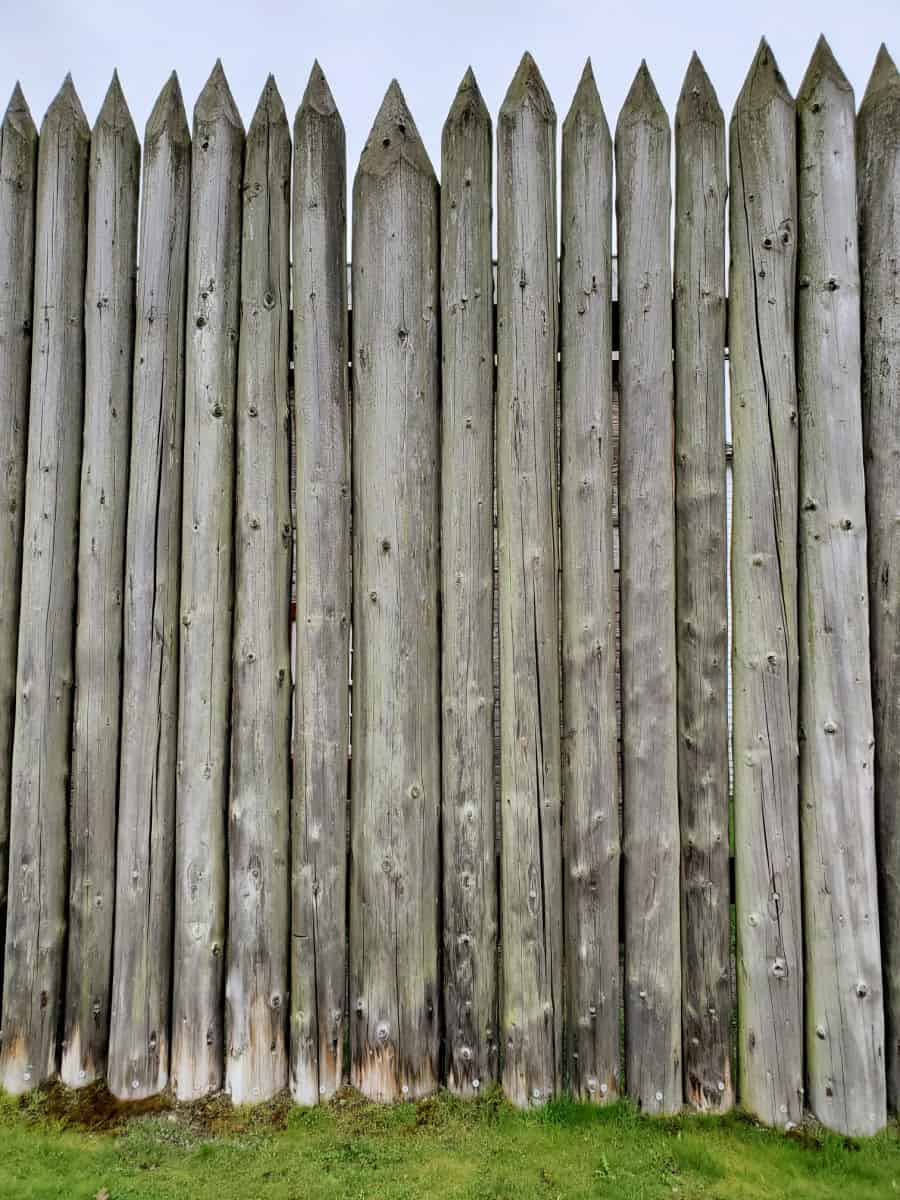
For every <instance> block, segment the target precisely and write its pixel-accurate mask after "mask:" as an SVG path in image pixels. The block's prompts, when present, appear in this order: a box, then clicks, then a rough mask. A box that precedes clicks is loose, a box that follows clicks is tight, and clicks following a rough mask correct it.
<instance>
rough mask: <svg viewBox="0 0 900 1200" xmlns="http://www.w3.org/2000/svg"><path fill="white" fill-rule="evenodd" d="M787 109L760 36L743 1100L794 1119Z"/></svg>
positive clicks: (741, 717)
mask: <svg viewBox="0 0 900 1200" xmlns="http://www.w3.org/2000/svg"><path fill="white" fill-rule="evenodd" d="M794 122H795V112H794V101H793V100H792V98H791V95H790V93H789V92H788V90H787V86H786V85H785V82H784V80H783V79H782V77H781V73H780V72H779V70H778V66H777V64H776V62H775V59H774V57H773V55H772V51H771V50H770V49H769V46H768V44H767V43H766V42H765V40H763V41H762V42H761V43H760V47H759V50H758V51H757V53H756V57H755V58H754V60H753V64H752V66H751V67H750V71H749V73H748V75H747V79H746V81H745V83H744V86H743V89H742V91H741V93H740V95H739V96H738V99H737V103H736V104H735V109H734V114H733V116H732V118H731V133H730V137H729V146H730V157H731V199H730V205H729V209H730V215H731V222H730V229H731V239H730V240H731V275H730V280H731V283H730V287H731V295H730V315H729V352H730V362H731V414H732V416H731V419H732V436H733V439H734V517H733V523H732V550H731V562H732V575H731V586H732V608H733V623H734V624H733V646H732V671H733V676H732V678H733V696H734V700H733V703H734V734H733V736H734V839H735V881H736V888H737V894H736V921H737V946H738V962H737V982H738V1062H739V1066H740V1086H739V1098H740V1101H741V1103H742V1104H743V1105H744V1106H745V1107H746V1108H748V1109H749V1110H750V1111H751V1112H752V1113H754V1114H755V1115H756V1116H757V1117H759V1118H761V1119H762V1120H763V1121H766V1122H767V1123H768V1124H770V1125H786V1124H788V1123H789V1122H791V1123H793V1122H797V1121H799V1120H800V1118H801V1116H802V1114H803V938H802V930H801V901H800V831H799V804H798V765H797V755H798V740H797V738H798V730H797V704H798V651H797V447H798V421H797V388H796V380H795V374H794V284H795V241H796V229H797V164H796V135H795V127H794Z"/></svg>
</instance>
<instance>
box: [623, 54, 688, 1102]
mask: <svg viewBox="0 0 900 1200" xmlns="http://www.w3.org/2000/svg"><path fill="white" fill-rule="evenodd" d="M670 155H671V135H670V132H669V119H668V117H667V116H666V112H665V109H664V108H663V106H662V103H661V101H660V99H659V96H658V94H657V91H656V88H655V86H654V84H653V80H652V79H651V78H650V73H649V71H648V70H647V66H646V63H642V64H641V67H640V69H639V71H638V73H637V75H636V76H635V80H634V83H633V84H632V86H631V91H630V92H629V94H628V96H627V98H626V100H625V104H624V106H623V108H622V112H621V113H620V115H619V120H618V123H617V125H616V221H617V226H618V246H619V258H618V271H619V321H620V337H619V373H620V374H619V378H620V406H621V407H620V418H619V531H620V539H621V590H622V616H621V623H622V773H623V777H624V789H623V790H624V832H625V872H624V877H625V895H624V904H625V1075H626V1080H627V1085H628V1094H629V1095H630V1096H631V1097H632V1099H634V1100H635V1101H636V1102H637V1103H638V1104H639V1105H640V1107H641V1108H642V1109H643V1110H644V1111H645V1112H651V1113H654V1112H675V1111H677V1110H678V1109H679V1108H680V1107H681V1101H682V1084H681V1078H682V1077H681V942H680V932H679V930H680V920H679V902H678V895H679V854H678V852H679V823H678V771H677V727H676V720H677V714H676V707H675V686H676V654H675V494H674V493H675V488H674V469H673V438H674V417H673V403H674V397H673V379H672V266H671V250H670V238H671V222H672V216H671V209H672V185H671V181H670V174H669V159H670Z"/></svg>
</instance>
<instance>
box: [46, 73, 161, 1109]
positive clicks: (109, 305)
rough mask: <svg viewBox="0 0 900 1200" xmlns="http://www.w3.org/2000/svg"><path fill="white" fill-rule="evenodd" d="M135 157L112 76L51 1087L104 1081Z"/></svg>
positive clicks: (90, 267) (92, 232) (93, 184)
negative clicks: (64, 927)
mask: <svg viewBox="0 0 900 1200" xmlns="http://www.w3.org/2000/svg"><path fill="white" fill-rule="evenodd" d="M140 171H141V149H140V143H139V142H138V137H137V133H136V132H135V129H134V124H133V123H132V120H131V114H130V113H129V111H128V105H127V104H126V102H125V97H124V95H123V94H122V89H121V87H120V85H119V79H118V76H117V75H115V74H114V75H113V79H112V83H111V84H110V86H109V90H108V91H107V93H106V99H105V100H104V101H103V106H102V107H101V109H100V114H99V116H98V117H97V121H96V123H95V125H94V130H93V133H92V134H91V157H90V169H89V173H88V232H87V277H86V280H85V290H84V334H85V346H84V366H85V372H84V377H85V392H84V450H83V454H82V461H81V507H80V515H79V531H78V624H77V627H76V630H75V718H74V726H73V731H72V793H71V798H70V809H69V872H70V874H69V942H68V967H67V972H66V1003H65V1016H64V1022H65V1024H64V1030H63V1055H62V1065H61V1067H60V1076H61V1078H62V1081H63V1083H64V1084H66V1085H67V1086H68V1087H82V1086H84V1085H85V1084H88V1083H91V1082H93V1081H94V1080H95V1079H102V1078H104V1077H105V1075H106V1056H107V1049H108V1043H109V1011H110V990H111V987H112V951H113V925H114V901H115V887H116V809H117V803H118V781H119V730H120V727H121V720H120V718H121V707H122V595H123V591H124V569H125V530H126V518H127V512H128V465H129V455H130V451H131V387H132V370H133V352H134V302H135V273H136V268H137V222H138V187H139V183H140Z"/></svg>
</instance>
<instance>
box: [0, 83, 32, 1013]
mask: <svg viewBox="0 0 900 1200" xmlns="http://www.w3.org/2000/svg"><path fill="white" fill-rule="evenodd" d="M37 152H38V135H37V129H36V127H35V124H34V121H33V120H32V119H31V112H30V110H29V108H28V105H27V103H26V102H25V97H24V96H23V95H22V89H21V88H20V87H19V85H18V84H16V86H15V87H14V88H13V94H12V96H11V97H10V101H9V105H8V107H7V109H6V114H5V115H4V117H3V123H2V125H0V445H2V447H3V449H2V452H0V454H2V457H0V467H2V473H0V478H2V480H3V486H2V490H0V507H2V518H0V946H2V945H3V941H4V938H5V930H6V894H7V875H8V866H9V798H10V771H11V768H12V744H13V725H14V722H15V716H16V648H17V646H18V644H19V591H20V588H21V583H22V521H23V518H24V515H25V456H26V453H27V449H28V446H27V437H28V389H29V381H30V379H31V318H32V308H31V306H32V300H33V297H34V197H35V184H36V179H37ZM2 957H3V956H2V955H0V990H2V987H3V963H2Z"/></svg>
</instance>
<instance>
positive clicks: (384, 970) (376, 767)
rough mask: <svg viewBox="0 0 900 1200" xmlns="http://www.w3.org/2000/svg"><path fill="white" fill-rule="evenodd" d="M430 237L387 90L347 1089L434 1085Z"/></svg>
mask: <svg viewBox="0 0 900 1200" xmlns="http://www.w3.org/2000/svg"><path fill="white" fill-rule="evenodd" d="M439 256H440V229H439V214H438V185H437V180H436V179H435V175H434V171H433V169H432V166H431V163H430V161H429V159H428V155H427V153H426V151H425V147H424V145H423V143H422V140H421V138H420V136H419V132H418V130H417V129H416V126H415V124H414V122H413V119H412V117H411V115H410V112H409V109H408V108H407V105H406V101H405V100H404V99H403V95H402V93H401V91H400V88H399V87H398V85H397V84H396V82H394V83H392V84H391V86H390V87H389V88H388V91H387V94H386V95H385V98H384V101H383V103H382V106H381V109H380V111H379V113H378V116H377V117H376V119H375V124H374V125H373V127H372V132H371V133H370V135H369V140H368V142H367V143H366V147H365V149H364V150H363V153H362V157H361V159H360V164H359V169H358V170H357V173H356V179H355V181H354V186H353V396H354V414H353V420H354V429H353V518H354V519H353V571H354V605H353V645H354V655H353V664H354V665H353V756H352V781H351V789H352V798H353V815H352V836H353V851H352V859H351V880H350V904H351V909H350V913H351V925H350V928H351V938H350V1003H351V1005H352V1006H353V1015H352V1017H351V1081H352V1083H353V1084H354V1085H355V1086H356V1087H358V1088H359V1089H360V1091H361V1092H362V1093H363V1094H364V1095H365V1096H368V1097H370V1098H372V1099H379V1100H391V1099H398V1098H399V1097H400V1096H408V1097H409V1098H410V1099H414V1098H415V1097H417V1096H424V1095H427V1094H429V1093H430V1092H433V1091H434V1090H435V1088H436V1087H437V1085H438V1081H439V1060H438V1055H439V1032H440V1026H439V1008H440V979H439V962H438V955H439V951H438V947H439V926H438V920H439V915H438V898H439V891H440V867H439V856H438V847H439V840H440V836H439V822H440V788H441V776H440V769H441V768H440V692H439V670H440V662H439V656H440V642H439V636H438V588H439V578H440V562H439V543H440V524H439V521H440V514H439V501H440V479H439V461H438V456H439V433H440V412H439V397H440V359H439V349H438V318H439V305H440V295H439V285H438V270H439Z"/></svg>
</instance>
